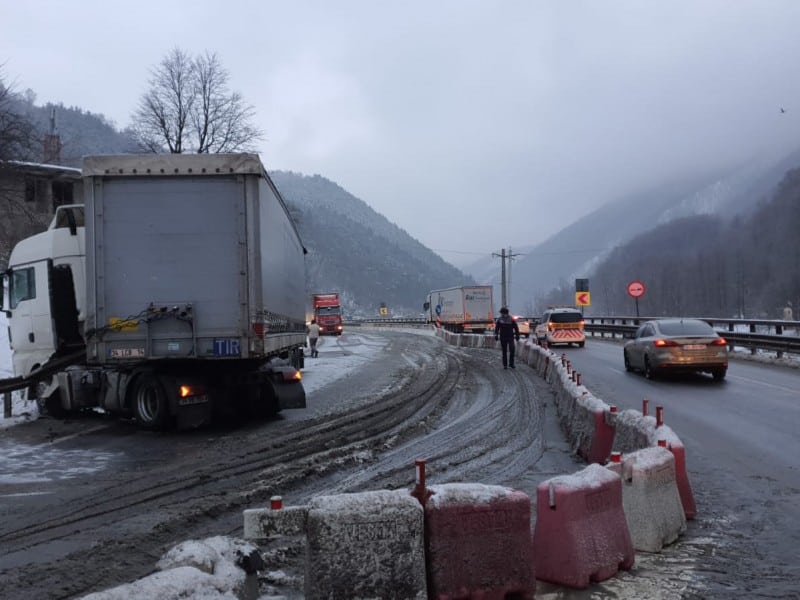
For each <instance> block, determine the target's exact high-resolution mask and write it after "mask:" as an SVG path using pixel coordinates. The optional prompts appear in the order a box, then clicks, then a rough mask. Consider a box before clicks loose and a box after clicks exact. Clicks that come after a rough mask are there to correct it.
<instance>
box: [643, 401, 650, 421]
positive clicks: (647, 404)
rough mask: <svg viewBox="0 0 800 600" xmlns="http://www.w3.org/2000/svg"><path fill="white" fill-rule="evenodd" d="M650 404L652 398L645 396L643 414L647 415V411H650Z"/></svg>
mask: <svg viewBox="0 0 800 600" xmlns="http://www.w3.org/2000/svg"><path fill="white" fill-rule="evenodd" d="M648 406H650V400H648V399H647V398H645V399H644V400H642V416H643V417H646V416H647V413H648V410H647V408H648Z"/></svg>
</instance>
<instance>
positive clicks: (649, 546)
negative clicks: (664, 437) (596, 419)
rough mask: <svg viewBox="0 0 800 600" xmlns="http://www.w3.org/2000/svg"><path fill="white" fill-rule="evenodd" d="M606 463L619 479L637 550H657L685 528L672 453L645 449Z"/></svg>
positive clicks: (657, 449)
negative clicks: (614, 461)
mask: <svg viewBox="0 0 800 600" xmlns="http://www.w3.org/2000/svg"><path fill="white" fill-rule="evenodd" d="M606 466H607V467H608V468H609V469H610V470H612V471H614V472H615V473H617V474H618V475H619V476H620V477H621V478H622V506H623V509H624V510H625V520H626V521H627V523H628V530H629V531H630V533H631V540H632V541H633V547H634V548H635V549H636V550H641V551H644V552H660V551H661V550H662V548H663V547H664V546H665V545H667V544H671V543H672V542H674V541H675V540H677V539H678V536H680V535H682V534H683V533H684V532H685V531H686V516H685V514H684V510H683V505H682V504H681V497H680V494H679V492H678V483H677V480H676V477H675V457H674V456H673V455H672V452H670V451H669V450H667V449H666V448H660V447H658V446H656V447H652V448H644V449H643V450H637V451H636V452H633V453H632V454H627V455H624V456H623V457H622V462H619V463H609V464H608V465H606Z"/></svg>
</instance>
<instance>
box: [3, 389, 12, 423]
mask: <svg viewBox="0 0 800 600" xmlns="http://www.w3.org/2000/svg"><path fill="white" fill-rule="evenodd" d="M3 418H4V419H10V418H11V392H6V393H5V394H3Z"/></svg>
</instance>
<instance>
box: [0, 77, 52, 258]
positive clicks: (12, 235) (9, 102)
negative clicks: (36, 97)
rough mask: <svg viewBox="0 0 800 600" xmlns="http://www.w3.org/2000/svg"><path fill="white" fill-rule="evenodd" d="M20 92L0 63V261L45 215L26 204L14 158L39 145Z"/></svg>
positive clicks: (25, 155) (30, 153)
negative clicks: (21, 100) (22, 105)
mask: <svg viewBox="0 0 800 600" xmlns="http://www.w3.org/2000/svg"><path fill="white" fill-rule="evenodd" d="M17 100H18V97H17V94H16V93H15V92H14V90H13V88H12V87H11V85H10V84H7V83H6V82H5V81H4V77H3V73H2V65H0V215H2V217H3V218H2V219H0V265H5V264H6V261H7V260H8V255H9V253H10V252H11V248H12V247H13V245H14V244H15V243H16V242H17V241H18V240H20V239H22V238H23V237H26V236H27V235H30V233H33V232H34V231H38V230H40V229H41V228H42V226H43V223H44V218H43V217H42V215H39V214H37V213H36V212H35V211H34V210H32V209H31V208H30V207H29V206H27V205H26V203H25V202H24V200H22V199H21V198H22V197H24V196H23V195H22V194H20V190H19V187H18V180H19V177H18V176H17V175H16V173H17V171H18V170H19V165H18V164H17V162H15V161H25V160H31V159H32V158H33V157H34V156H35V155H36V151H37V149H38V148H39V139H38V134H37V132H36V129H35V127H34V125H33V123H32V122H31V121H30V120H29V119H27V118H26V116H25V115H24V114H23V113H22V112H21V109H20V106H21V104H19V105H18V104H17Z"/></svg>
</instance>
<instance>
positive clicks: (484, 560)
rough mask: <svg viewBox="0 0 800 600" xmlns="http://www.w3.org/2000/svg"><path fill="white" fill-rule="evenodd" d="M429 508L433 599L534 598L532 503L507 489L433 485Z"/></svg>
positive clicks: (427, 521) (428, 549)
mask: <svg viewBox="0 0 800 600" xmlns="http://www.w3.org/2000/svg"><path fill="white" fill-rule="evenodd" d="M428 490H429V491H431V492H433V495H432V496H430V497H429V498H428V500H427V502H426V504H425V532H426V554H427V564H428V582H429V591H430V597H431V598H437V599H440V600H446V599H450V598H485V599H486V600H493V599H497V600H502V599H503V598H506V597H514V598H532V597H533V593H534V591H535V589H536V581H535V579H534V576H533V553H532V544H531V532H530V522H531V500H530V498H529V497H528V495H527V494H525V493H523V492H519V491H515V490H512V489H510V488H506V487H500V486H489V485H481V484H458V483H453V484H445V485H436V486H430V487H429V488H428Z"/></svg>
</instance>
